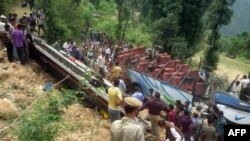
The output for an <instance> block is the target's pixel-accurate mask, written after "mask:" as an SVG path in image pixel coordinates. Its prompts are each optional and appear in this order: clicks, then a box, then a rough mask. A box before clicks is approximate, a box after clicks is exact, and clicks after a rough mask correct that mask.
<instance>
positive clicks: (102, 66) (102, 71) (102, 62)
mask: <svg viewBox="0 0 250 141" xmlns="http://www.w3.org/2000/svg"><path fill="white" fill-rule="evenodd" d="M104 56H105V52H103V53H102V55H100V56H99V57H98V58H97V65H98V67H99V73H100V74H101V76H102V77H105V58H104Z"/></svg>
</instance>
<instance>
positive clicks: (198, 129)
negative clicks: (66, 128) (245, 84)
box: [108, 79, 227, 141]
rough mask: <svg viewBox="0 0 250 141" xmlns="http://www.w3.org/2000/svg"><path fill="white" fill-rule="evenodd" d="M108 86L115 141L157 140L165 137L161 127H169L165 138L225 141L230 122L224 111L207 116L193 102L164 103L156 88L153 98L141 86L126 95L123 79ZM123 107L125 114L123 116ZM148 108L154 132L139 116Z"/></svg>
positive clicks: (217, 111)
mask: <svg viewBox="0 0 250 141" xmlns="http://www.w3.org/2000/svg"><path fill="white" fill-rule="evenodd" d="M113 84H114V86H113V87H111V88H109V89H108V95H109V105H108V106H109V108H108V112H109V115H110V121H111V122H112V125H111V141H117V140H118V139H119V141H128V140H129V141H144V140H146V141H147V140H150V139H148V138H147V137H148V136H147V134H150V135H152V136H153V137H154V138H153V140H154V141H157V140H159V141H160V140H161V139H162V136H161V133H162V132H161V129H165V137H164V140H168V141H184V140H185V141H223V140H224V127H223V126H224V125H226V124H227V122H226V120H225V119H224V117H223V114H224V113H223V111H220V110H218V108H217V107H216V106H214V107H213V111H214V112H211V114H209V115H207V116H204V115H202V113H201V112H200V111H192V110H191V108H190V103H189V102H188V101H186V102H185V103H184V104H182V103H181V101H179V100H177V101H176V104H175V105H172V104H169V105H166V104H164V103H163V102H162V101H161V100H160V97H161V94H160V93H159V92H155V91H153V90H152V89H150V90H149V97H143V95H142V94H141V92H140V91H138V89H135V91H134V93H132V94H131V95H126V96H124V95H123V94H122V92H121V91H120V89H119V79H115V80H114V81H113ZM121 108H123V109H124V110H125V116H124V117H122V118H121V117H120V112H121ZM144 109H148V113H149V115H148V119H149V120H150V122H151V129H150V132H148V130H147V129H146V127H145V126H144V125H143V124H142V123H141V122H140V120H139V119H138V118H137V116H138V114H140V113H141V111H143V110H144Z"/></svg>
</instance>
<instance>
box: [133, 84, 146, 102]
mask: <svg viewBox="0 0 250 141" xmlns="http://www.w3.org/2000/svg"><path fill="white" fill-rule="evenodd" d="M134 89H135V91H134V93H133V94H132V97H135V98H137V99H138V100H140V101H141V102H143V101H144V96H143V94H142V93H141V92H140V89H139V88H138V87H135V88H134Z"/></svg>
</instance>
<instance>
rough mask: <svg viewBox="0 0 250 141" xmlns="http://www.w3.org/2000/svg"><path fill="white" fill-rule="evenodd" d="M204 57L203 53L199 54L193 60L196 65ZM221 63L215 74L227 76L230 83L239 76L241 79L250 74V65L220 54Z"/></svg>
mask: <svg viewBox="0 0 250 141" xmlns="http://www.w3.org/2000/svg"><path fill="white" fill-rule="evenodd" d="M202 56H203V51H200V52H198V53H197V54H196V55H195V56H194V57H193V58H192V59H193V61H195V62H196V63H198V62H199V60H200V57H202ZM219 56H220V61H219V63H218V66H217V70H216V71H215V73H216V74H217V75H219V76H226V77H227V78H228V80H229V81H232V80H234V79H235V78H236V76H237V75H238V74H239V75H240V77H241V76H242V75H244V74H248V73H249V72H250V64H247V63H244V62H243V61H241V60H238V59H231V58H228V57H226V56H225V54H220V55H219Z"/></svg>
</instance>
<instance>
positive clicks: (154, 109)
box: [139, 92, 165, 138]
mask: <svg viewBox="0 0 250 141" xmlns="http://www.w3.org/2000/svg"><path fill="white" fill-rule="evenodd" d="M160 96H161V94H160V93H159V92H155V95H154V97H153V98H152V99H150V100H148V101H147V102H146V103H145V104H144V105H143V106H142V107H141V108H140V110H139V111H142V110H144V109H146V108H147V109H148V112H149V115H150V121H151V134H152V135H154V136H156V137H157V138H160V127H159V126H158V125H157V122H158V121H159V120H160V119H161V116H160V113H161V111H162V110H164V109H165V105H164V104H163V103H162V102H161V100H160Z"/></svg>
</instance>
